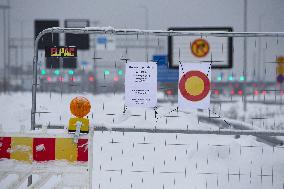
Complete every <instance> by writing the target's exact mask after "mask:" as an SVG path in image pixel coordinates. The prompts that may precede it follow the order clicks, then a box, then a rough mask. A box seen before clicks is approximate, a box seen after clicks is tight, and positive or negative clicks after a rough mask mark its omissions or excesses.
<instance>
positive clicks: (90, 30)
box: [31, 27, 284, 130]
mask: <svg viewBox="0 0 284 189" xmlns="http://www.w3.org/2000/svg"><path fill="white" fill-rule="evenodd" d="M47 33H72V34H82V33H84V34H112V35H134V36H136V35H151V36H215V37H284V32H209V31H202V32H200V31H165V30H138V29H115V28H112V27H85V28H60V27H53V28H48V29H45V30H43V31H42V32H40V33H39V35H38V36H37V37H36V39H35V41H34V58H33V85H32V110H31V129H32V130H34V129H35V114H36V88H37V62H38V42H39V40H40V38H41V37H42V36H44V35H45V34H47ZM245 79H246V78H245Z"/></svg>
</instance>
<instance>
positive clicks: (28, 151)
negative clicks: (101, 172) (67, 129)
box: [0, 132, 93, 188]
mask: <svg viewBox="0 0 284 189" xmlns="http://www.w3.org/2000/svg"><path fill="white" fill-rule="evenodd" d="M92 143H93V134H92V133H90V134H88V135H82V136H80V137H79V139H78V143H74V136H73V135H71V134H63V133H56V134H51V133H49V134H47V133H35V132H34V133H0V160H1V161H0V163H1V164H0V176H1V175H2V176H3V177H0V182H1V181H2V180H3V179H6V178H8V177H9V178H10V177H11V178H12V176H13V175H14V176H13V178H14V177H15V175H16V176H17V177H18V179H14V181H13V182H11V183H9V188H17V187H18V186H20V185H22V184H23V183H25V182H26V181H27V182H28V187H29V188H40V187H41V186H43V185H48V186H51V185H54V187H55V188H56V187H59V188H62V187H65V186H66V187H77V188H92V166H93V160H92V159H93V157H92V149H93V147H92V146H93V144H92ZM10 160H16V161H10ZM11 175H12V176H11ZM32 178H34V179H32Z"/></svg>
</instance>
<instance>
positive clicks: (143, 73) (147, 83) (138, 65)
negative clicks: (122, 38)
mask: <svg viewBox="0 0 284 189" xmlns="http://www.w3.org/2000/svg"><path fill="white" fill-rule="evenodd" d="M125 70H126V71H125V105H126V106H136V107H155V106H156V104H157V65H156V63H155V62H128V63H127V64H126V69H125Z"/></svg>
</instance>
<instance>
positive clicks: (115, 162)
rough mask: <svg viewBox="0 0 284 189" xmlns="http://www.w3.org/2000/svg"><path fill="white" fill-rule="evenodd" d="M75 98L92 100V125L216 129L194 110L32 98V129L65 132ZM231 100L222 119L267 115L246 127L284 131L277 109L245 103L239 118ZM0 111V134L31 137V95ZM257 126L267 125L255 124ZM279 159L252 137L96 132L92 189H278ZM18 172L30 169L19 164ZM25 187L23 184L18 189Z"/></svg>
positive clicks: (102, 98) (11, 98) (282, 153)
mask: <svg viewBox="0 0 284 189" xmlns="http://www.w3.org/2000/svg"><path fill="white" fill-rule="evenodd" d="M159 95H160V97H159V98H163V95H162V94H159ZM75 96H85V97H87V98H88V99H89V100H90V101H91V105H92V108H91V112H90V114H89V116H88V117H89V119H90V122H91V124H92V125H95V126H105V127H118V126H119V127H131V128H134V127H135V128H155V127H156V128H163V129H186V128H187V127H189V129H217V128H218V127H217V126H214V125H211V124H208V123H202V122H198V120H197V113H198V112H197V111H192V112H180V111H176V107H177V104H175V103H162V104H159V105H158V107H157V112H158V114H157V118H155V110H154V109H140V108H131V107H126V108H124V99H123V95H122V94H106V95H92V94H62V95H61V94H58V93H38V98H37V111H39V112H42V113H38V114H37V116H36V120H37V123H38V124H42V125H43V126H47V125H49V124H50V125H64V126H67V123H68V120H69V118H70V117H71V113H70V111H69V102H70V101H71V99H72V98H73V97H75ZM235 100H237V102H235V103H226V104H222V108H221V111H220V110H219V112H220V115H221V116H222V117H231V118H232V115H233V114H234V115H233V116H235V118H237V119H244V120H245V121H246V122H249V120H250V121H251V120H252V119H251V118H255V117H259V116H265V115H267V116H266V117H267V119H264V120H259V119H257V120H254V121H255V123H254V124H253V125H252V127H254V128H255V129H279V130H281V129H283V128H282V126H281V124H280V122H281V121H284V119H283V118H281V113H282V107H280V106H277V105H275V106H271V105H270V106H269V108H267V106H266V105H257V104H250V105H249V106H248V113H246V114H244V113H242V112H241V111H240V110H241V99H240V98H238V97H236V99H235ZM0 104H1V107H0V111H1V115H0V118H1V119H0V121H1V122H0V124H1V132H19V131H20V132H30V131H29V129H30V111H31V94H30V93H11V94H1V95H0ZM213 109H214V111H215V112H216V113H217V114H219V113H218V107H217V106H215V107H213V106H212V110H213ZM123 111H125V113H123ZM273 112H274V114H273V115H271V113H273ZM199 113H200V112H199ZM206 113H207V112H204V114H206ZM269 115H270V116H269ZM271 120H276V123H279V125H280V126H279V127H275V128H273V127H264V126H263V125H266V123H267V124H271ZM257 121H260V122H261V121H266V123H265V124H256V122H257ZM249 123H250V122H249ZM272 124H273V122H272ZM261 125H262V126H261ZM275 125H277V124H275ZM37 132H38V131H37ZM48 132H53V133H54V132H66V131H64V130H63V131H58V130H50V131H48ZM283 160H284V148H282V147H274V148H273V147H271V146H268V145H266V144H263V143H260V142H257V141H256V140H255V137H253V136H241V137H240V138H234V136H220V135H218V136H216V135H185V134H149V133H118V132H95V133H94V143H93V177H92V178H93V179H92V180H93V188H101V189H103V188H161V189H162V188H196V189H199V188H283V186H284V161H283ZM7 162H11V160H2V161H1V162H0V166H4V165H5V164H7ZM22 166H28V165H21V164H20V167H22ZM71 167H72V166H71ZM2 168H3V167H2ZM0 170H1V169H0ZM74 174H75V173H74ZM74 174H73V176H74ZM71 176H72V174H71ZM13 178H14V179H17V177H16V176H15V175H14V176H13V175H10V176H9V178H6V179H4V180H2V181H1V182H0V185H1V186H8V185H9V183H10V182H12V181H11V179H13ZM34 179H35V180H34V181H36V179H38V177H37V176H35V178H34ZM69 179H70V178H69ZM60 180H66V178H62V176H61V175H55V176H54V175H53V177H52V178H50V179H49V181H48V182H47V184H46V185H45V188H52V187H53V186H54V185H56V183H58V182H60ZM82 182H86V181H83V180H82ZM25 186H26V184H23V185H22V186H20V188H25Z"/></svg>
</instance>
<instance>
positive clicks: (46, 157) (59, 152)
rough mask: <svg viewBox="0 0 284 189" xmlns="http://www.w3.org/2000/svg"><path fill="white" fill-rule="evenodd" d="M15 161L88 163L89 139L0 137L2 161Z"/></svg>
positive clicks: (0, 157)
mask: <svg viewBox="0 0 284 189" xmlns="http://www.w3.org/2000/svg"><path fill="white" fill-rule="evenodd" d="M2 158H7V159H15V160H19V161H25V162H29V163H31V162H33V161H38V162H41V161H51V160H66V161H69V162H76V161H78V162H87V161H88V139H87V138H80V139H79V140H78V143H77V144H76V143H74V142H73V137H71V136H70V137H67V138H63V137H62V138H61V137H51V138H49V137H29V136H27V137H14V136H8V137H7V136H5V137H2V136H0V159H2Z"/></svg>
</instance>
